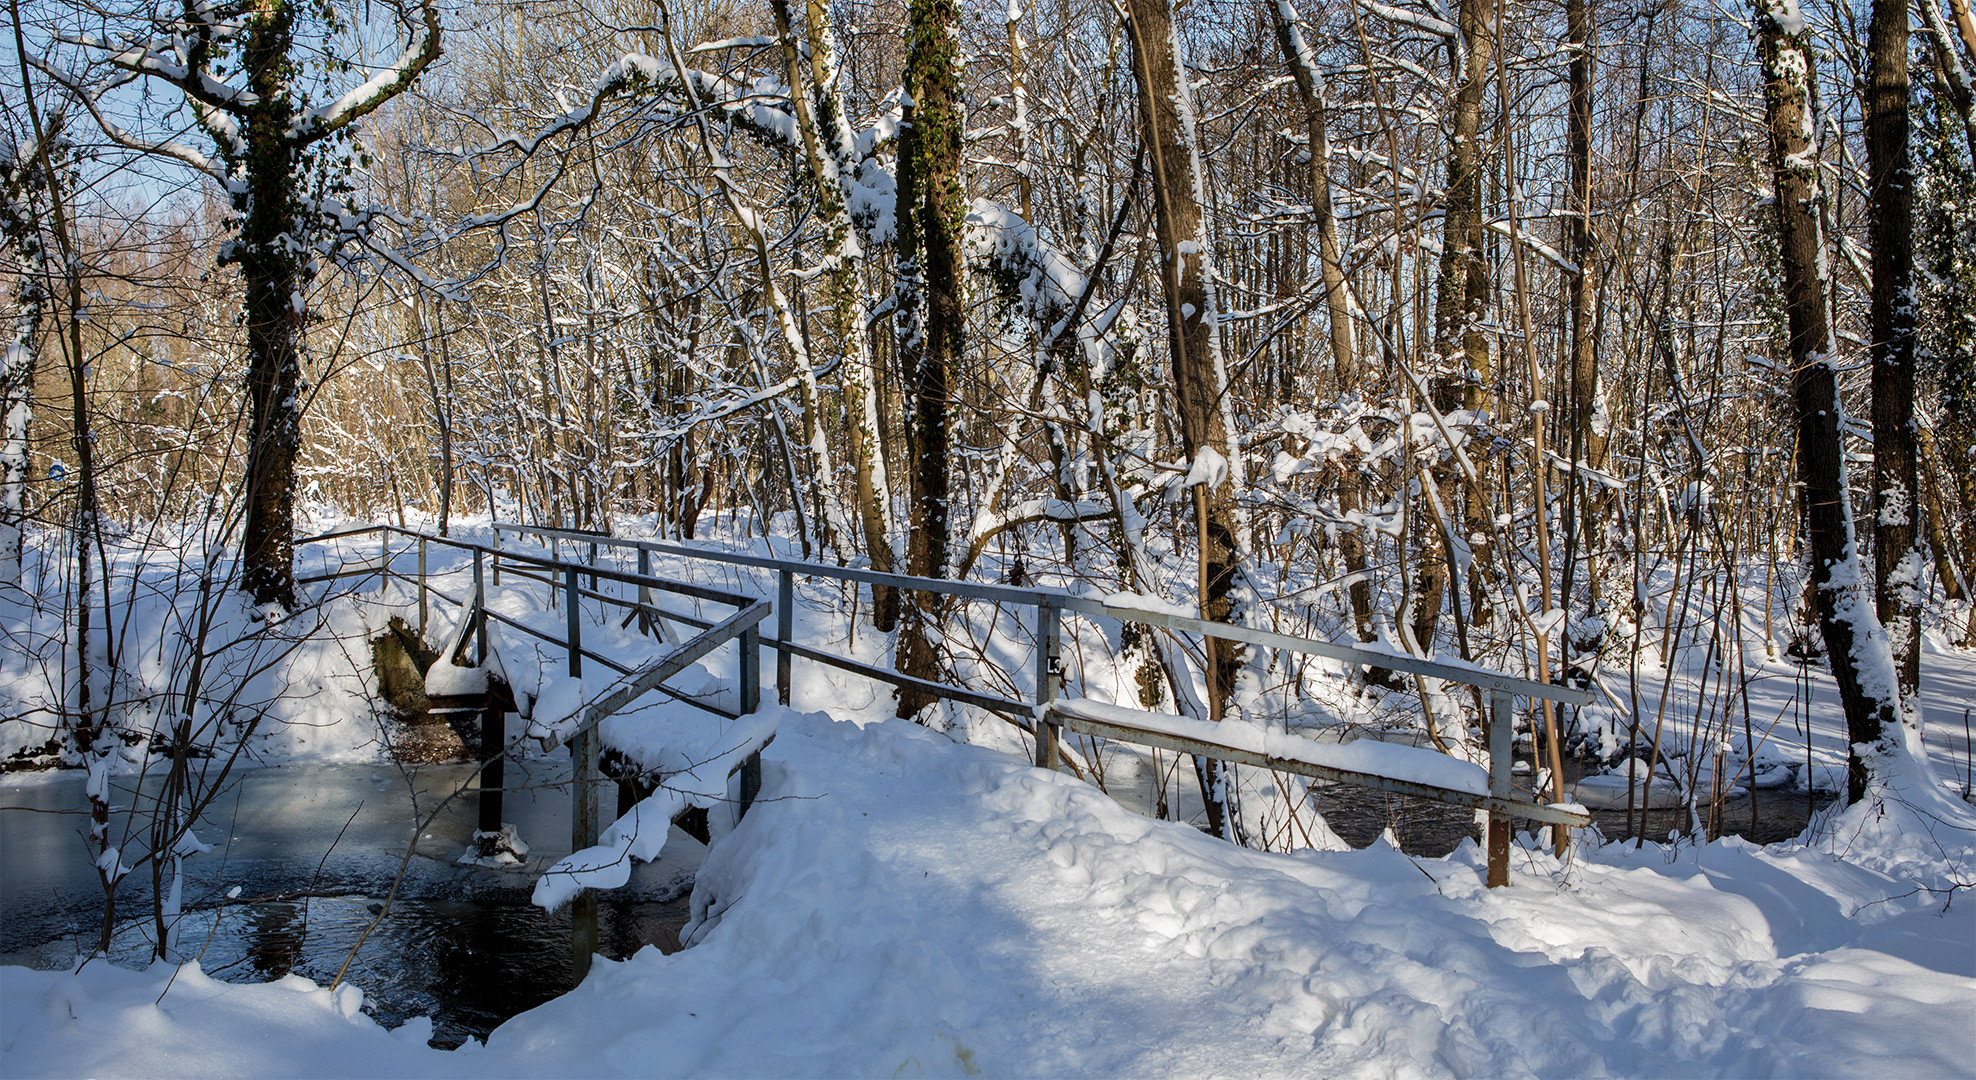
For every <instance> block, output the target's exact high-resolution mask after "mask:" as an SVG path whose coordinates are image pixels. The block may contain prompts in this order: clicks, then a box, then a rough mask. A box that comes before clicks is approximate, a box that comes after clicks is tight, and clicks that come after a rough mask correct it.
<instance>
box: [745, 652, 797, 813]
mask: <svg viewBox="0 0 1976 1080" xmlns="http://www.w3.org/2000/svg"><path fill="white" fill-rule="evenodd" d="M734 643H735V645H737V646H739V647H740V649H741V679H740V691H741V700H740V701H739V702H737V704H738V705H739V712H740V713H741V715H742V716H748V715H750V714H752V713H754V712H755V711H756V710H757V709H760V708H761V707H762V632H761V629H760V627H759V626H750V627H748V628H747V629H746V630H743V631H741V636H740V637H738V638H735V639H734ZM783 700H784V701H785V702H786V701H788V698H787V697H784V698H783ZM740 781H741V784H740V787H741V790H740V791H739V792H737V793H736V794H737V795H738V796H739V799H738V801H737V802H736V803H735V806H734V822H735V824H737V825H738V824H740V822H741V819H742V818H743V817H745V816H746V815H747V813H748V808H749V807H751V806H753V805H755V796H757V795H759V794H761V792H762V752H761V751H760V750H757V751H755V752H754V753H752V754H749V755H748V760H746V761H744V762H742V763H741V776H740Z"/></svg>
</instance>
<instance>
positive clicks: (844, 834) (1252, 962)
mask: <svg viewBox="0 0 1976 1080" xmlns="http://www.w3.org/2000/svg"><path fill="white" fill-rule="evenodd" d="M764 759H765V760H764V787H763V792H762V799H761V801H760V802H758V803H757V804H756V807H755V809H754V810H753V811H752V812H751V813H750V814H749V815H748V817H747V818H746V820H744V821H743V822H742V823H741V824H740V825H739V826H738V827H737V828H736V829H735V830H734V831H733V832H732V833H730V834H729V835H728V836H727V837H726V838H725V839H723V840H721V841H720V842H718V843H716V844H715V845H714V847H713V849H712V850H711V851H710V853H709V855H708V857H707V860H706V862H705V863H704V865H703V866H702V868H701V871H700V874H699V879H698V884H697V886H696V888H695V890H694V894H693V912H694V916H693V922H692V923H691V924H690V925H689V926H688V928H687V930H686V933H685V935H684V936H685V938H686V940H688V941H689V942H690V943H692V947H690V948H688V949H687V950H685V951H684V952H680V953H676V954H674V955H671V956H663V955H660V954H659V953H658V952H657V951H656V950H653V949H646V950H644V951H643V952H640V953H638V954H637V955H636V956H634V957H632V958H631V959H629V960H626V961H623V962H610V961H602V960H600V961H599V962H598V963H597V965H596V967H595V968H594V969H593V970H592V972H591V975H590V977H589V979H587V980H586V981H585V982H584V984H583V985H582V986H580V987H578V988H577V989H576V990H575V991H572V992H571V993H569V994H567V995H565V996H564V997H562V998H559V999H557V1000H555V1001H552V1002H550V1003H548V1004H546V1005H544V1006H542V1007H541V1008H538V1009H536V1010H534V1011H532V1012H529V1013H525V1014H523V1015H521V1016H519V1017H516V1018H515V1019H514V1020H512V1021H510V1022H509V1023H508V1024H506V1025H504V1026H502V1027H501V1028H499V1029H498V1030H496V1031H495V1032H494V1034H493V1035H492V1036H491V1037H490V1038H489V1040H488V1042H487V1045H486V1047H485V1048H484V1049H473V1050H469V1051H467V1052H462V1053H456V1054H450V1055H449V1054H446V1053H443V1052H439V1051H430V1050H425V1049H423V1048H420V1047H416V1046H410V1045H406V1041H407V1040H409V1041H416V1039H417V1037H418V1035H419V1031H418V1029H416V1028H412V1029H411V1030H410V1031H409V1032H405V1033H403V1034H404V1035H405V1039H398V1038H394V1037H393V1036H392V1035H391V1034H388V1033H386V1032H383V1031H381V1030H379V1029H378V1028H377V1027H376V1026H375V1025H372V1024H370V1022H369V1021H368V1020H365V1019H364V1018H362V1017H361V1016H352V1015H351V1014H350V1013H351V1007H350V1006H349V1005H348V1004H347V1002H348V999H347V998H345V999H339V998H336V997H333V996H332V995H329V994H327V993H326V992H324V991H320V990H316V989H314V988H313V987H310V986H309V985H308V984H306V983H301V982H300V981H299V980H288V981H285V982H283V983H276V984H270V985H265V986H244V987H223V986H220V985H219V984H216V983H212V982H210V981H209V980H205V979H203V977H195V978H192V979H190V980H188V979H187V978H186V977H185V976H184V975H181V977H180V982H179V983H178V984H177V985H175V986H174V987H173V989H172V990H171V992H170V993H169V994H167V995H166V996H165V998H164V1001H163V1003H162V1004H159V1005H152V1004H151V1002H152V1001H153V1000H154V999H156V997H157V993H158V991H159V990H160V989H162V987H163V981H164V973H163V971H162V970H158V971H153V972H150V973H129V972H114V971H109V970H107V969H105V968H103V967H102V966H101V965H93V966H92V967H91V968H89V969H87V970H86V971H85V972H84V973H83V974H82V975H81V976H80V977H72V976H68V975H59V974H58V975H42V974H33V973H26V972H20V971H18V970H17V969H11V968H10V969H6V971H5V974H4V976H0V985H3V986H4V999H3V1000H0V1052H4V1054H5V1063H6V1072H7V1074H8V1075H9V1076H38V1075H49V1074H62V1075H72V1074H81V1073H90V1074H105V1075H117V1074H131V1073H146V1074H150V1075H173V1074H179V1073H190V1072H198V1073H201V1074H206V1075H214V1074H217V1075H229V1074H236V1073H237V1074H245V1073H252V1074H255V1075H269V1076H280V1075H297V1074H304V1073H306V1074H314V1075H322V1074H331V1073H334V1074H363V1075H402V1074H411V1073H416V1074H421V1075H433V1076H445V1075H459V1074H464V1073H472V1074H473V1075H475V1076H490V1075H523V1076H549V1075H555V1076H565V1075H573V1074H576V1075H596V1076H605V1075H639V1076H709V1075H720V1076H731V1075H764V1076H766V1075H784V1076H892V1075H913V1076H923V1075H976V1074H981V1075H1085V1076H1143V1075H1184V1076H1207V1075H1224V1076H1253V1077H1273V1076H1333V1075H1339V1076H1358V1075H1380V1076H1393V1075H1408V1076H1414V1075H1418V1076H1450V1075H1487V1076H1526V1075H1571V1076H1605V1075H1628V1076H1640V1075H1679V1076H1708V1075H1719V1076H1749V1075H1778V1074H1783V1075H1797V1074H1819V1075H1925V1076H1954V1075H1961V1076H1967V1075H1971V1073H1972V1068H1971V1060H1970V1057H1969V1037H1968V1032H1969V1027H1970V1022H1971V1019H1972V1017H1971V1008H1970V1003H1971V1002H1973V1001H1976V909H1972V906H1971V905H1968V904H1962V903H1957V904H1953V905H1946V906H1945V905H1944V903H1943V902H1942V901H1943V897H1942V896H1940V895H1938V894H1933V893H1928V892H1926V891H1917V889H1916V879H1913V878H1908V879H1901V878H1895V877H1892V876H1890V875H1888V874H1886V873H1884V872H1882V871H1880V870H1876V869H1873V868H1870V867H1866V866H1861V865H1859V864H1858V863H1857V862H1853V861H1849V860H1847V859H1846V858H1842V857H1838V856H1835V855H1834V853H1833V852H1832V851H1831V850H1829V849H1823V848H1820V847H1818V846H1815V845H1794V846H1789V847H1777V848H1767V849H1764V848H1755V847H1752V846H1750V845H1747V844H1743V843H1740V842H1736V841H1724V842H1722V843H1718V844H1713V845H1709V846H1707V847H1704V848H1701V849H1694V848H1685V849H1681V850H1680V851H1679V852H1678V853H1677V854H1675V855H1674V856H1673V857H1670V855H1669V853H1668V852H1667V851H1665V850H1662V849H1657V848H1648V849H1646V850H1643V851H1635V850H1634V849H1633V848H1632V847H1631V846H1630V845H1611V846H1607V847H1601V848H1594V849H1591V850H1589V851H1586V852H1584V853H1583V855H1582V857H1580V858H1579V860H1578V861H1577V862H1575V863H1574V864H1572V865H1570V866H1560V865H1559V863H1558V862H1557V861H1556V860H1554V859H1552V858H1551V857H1550V856H1549V855H1548V854H1547V853H1546V852H1544V851H1543V850H1541V849H1536V848H1530V849H1526V850H1524V851H1520V852H1519V853H1518V854H1517V855H1516V857H1515V858H1514V859H1513V860H1512V867H1513V870H1512V877H1513V886H1512V887H1511V888H1508V889H1498V890H1487V889H1484V888H1483V887H1482V880H1481V879H1482V861H1483V860H1482V858H1481V855H1480V853H1479V852H1478V851H1476V850H1475V848H1474V847H1473V846H1467V847H1464V848H1463V849H1461V850H1459V851H1457V852H1456V853H1455V854H1454V855H1453V856H1451V857H1449V858H1447V859H1441V860H1415V859H1410V858H1408V857H1406V856H1404V855H1402V854H1400V853H1399V852H1398V851H1396V850H1394V849H1392V848H1391V847H1390V846H1387V845H1385V844H1383V843H1381V844H1375V845H1374V846H1373V847H1372V848H1370V849H1367V850H1364V851H1358V852H1302V853H1298V854H1295V855H1272V854H1266V853H1260V852H1254V851H1247V850H1243V849H1239V848H1235V847H1232V846H1230V845H1228V844H1225V843H1222V842H1220V841H1217V840H1214V839H1213V838H1211V837H1208V836H1206V835H1204V834H1202V833H1200V832H1199V831H1198V830H1195V829H1192V828H1190V827H1187V826H1185V825H1181V824H1175V823H1163V822H1156V821H1152V820H1148V819H1146V818H1143V817H1139V816H1136V815H1133V814H1131V813H1128V812H1126V811H1125V810H1123V809H1121V808H1120V807H1119V806H1118V805H1116V804H1115V803H1113V802H1112V801H1111V800H1109V799H1108V798H1106V797H1105V796H1104V795H1103V794H1102V793H1100V792H1098V791H1096V790H1095V789H1093V788H1091V787H1089V786H1087V785H1084V784H1082V783H1079V782H1077V781H1076V780H1074V779H1072V778H1070V777H1067V776H1062V775H1059V774H1054V773H1046V772H1043V771H1040V770H1037V769H1033V768H1031V767H1029V766H1028V765H1027V764H1025V763H1023V762H1022V761H1020V760H1017V759H1015V758H1013V757H1011V756H1009V755H1006V754H1000V753H995V752H991V751H987V750H983V749H981V748H976V747H966V746H956V745H954V744H953V743H952V742H950V741H949V740H948V739H946V738H945V737H943V736H940V735H936V734H934V733H932V732H929V731H927V730H926V729H924V728H920V727H917V726H914V725H911V724H908V723H903V722H896V721H888V722H879V723H872V724H868V725H865V726H864V727H862V728H860V727H858V726H856V725H853V724H848V723H831V722H828V721H827V720H825V719H824V718H822V717H819V716H816V715H803V714H793V713H792V714H785V715H784V716H783V717H782V720H781V730H780V732H779V734H778V736H777V739H776V742H775V743H774V745H772V746H771V747H770V748H769V749H768V751H767V752H766V753H765V754H764ZM1950 840H1953V837H1945V838H1942V842H1944V843H1946V842H1948V841H1950ZM1967 848H1968V842H1967V840H1966V838H1965V839H1964V841H1963V848H1962V849H1958V850H1966V849H1967ZM1948 871H1949V864H1948V863H1946V862H1941V861H1939V860H1938V863H1937V864H1936V866H1935V870H1934V871H1933V872H1932V873H1933V874H1934V876H1932V877H1929V878H1927V879H1925V884H1927V885H1928V886H1929V887H1935V886H1937V885H1939V884H1941V883H1942V882H1944V881H1946V880H1948V877H1947V876H1945V875H1947V874H1948Z"/></svg>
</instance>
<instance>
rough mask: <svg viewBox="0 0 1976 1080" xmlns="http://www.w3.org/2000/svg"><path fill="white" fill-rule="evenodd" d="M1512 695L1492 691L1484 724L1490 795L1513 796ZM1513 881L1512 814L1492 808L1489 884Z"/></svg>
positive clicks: (1496, 886) (1502, 883)
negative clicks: (1511, 793)
mask: <svg viewBox="0 0 1976 1080" xmlns="http://www.w3.org/2000/svg"><path fill="white" fill-rule="evenodd" d="M1509 704H1510V703H1509V695H1508V694H1505V693H1503V692H1502V691H1500V690H1491V691H1489V720H1488V722H1487V723H1486V724H1484V725H1483V729H1484V732H1485V733H1486V735H1487V737H1488V741H1489V795H1490V797H1491V798H1495V799H1508V798H1509V777H1510V770H1511V769H1512V768H1514V767H1515V763H1514V762H1513V760H1512V758H1511V754H1510V723H1511V720H1510V709H1509ZM1508 884H1509V815H1508V814H1505V813H1503V812H1502V811H1501V810H1495V809H1491V810H1490V811H1489V887H1490V888H1491V889H1494V888H1498V887H1500V886H1503V885H1508Z"/></svg>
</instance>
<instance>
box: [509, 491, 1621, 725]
mask: <svg viewBox="0 0 1976 1080" xmlns="http://www.w3.org/2000/svg"><path fill="white" fill-rule="evenodd" d="M491 528H492V529H493V530H494V532H495V533H496V534H497V535H498V534H499V533H501V532H513V533H517V534H523V535H526V534H534V535H539V536H550V537H555V538H557V539H566V540H572V541H577V542H582V543H595V544H599V545H602V546H607V547H619V548H629V549H633V550H638V549H642V550H645V551H651V552H654V553H657V554H663V555H681V556H685V557H688V558H698V559H706V560H708V561H711V562H724V563H730V564H734V565H738V566H752V567H756V568H759V569H765V570H788V571H792V572H795V573H801V574H808V575H811V576H815V577H826V578H836V579H839V580H844V581H858V582H864V583H866V584H871V585H886V586H891V587H894V588H899V589H905V590H908V591H912V592H934V593H944V594H947V595H952V596H965V597H969V598H971V599H977V600H991V601H998V602H1002V603H1014V604H1023V605H1027V606H1039V605H1047V606H1050V607H1055V608H1059V609H1061V610H1064V611H1075V612H1078V613H1079V614H1083V615H1094V616H1099V617H1103V618H1113V619H1120V620H1123V621H1126V622H1137V623H1144V624H1147V625H1149V626H1163V627H1166V628H1168V629H1172V630H1182V631H1187V632H1190V633H1196V634H1203V635H1206V636H1208V637H1215V638H1222V639H1225V640H1230V641H1241V642H1246V643H1248V644H1251V645H1261V646H1263V647H1265V648H1273V649H1283V650H1287V651H1291V652H1300V653H1307V654H1310V655H1313V656H1323V657H1328V658H1330V659H1333V660H1343V661H1346V662H1348V663H1357V664H1366V665H1369V666H1373V667H1381V668H1386V669H1389V670H1392V671H1401V672H1406V673H1407V674H1411V675H1425V676H1429V677H1431V678H1437V679H1445V680H1447V681H1449V682H1456V683H1463V684H1466V685H1470V686H1480V687H1483V688H1485V689H1489V690H1500V691H1502V692H1504V693H1507V694H1515V695H1518V696H1522V697H1532V698H1538V699H1541V700H1546V701H1557V702H1563V703H1565V704H1568V705H1581V706H1582V705H1588V704H1590V703H1591V702H1592V695H1591V694H1590V693H1588V692H1586V691H1584V690H1579V689H1576V688H1574V687H1568V686H1558V685H1556V684H1554V683H1545V682H1538V681H1536V680H1534V679H1525V678H1522V677H1519V676H1516V675H1511V674H1509V673H1508V672H1502V671H1493V670H1491V669H1489V668H1484V667H1479V666H1475V665H1471V664H1467V663H1463V662H1460V661H1445V660H1423V659H1420V658H1418V657H1412V656H1405V655H1402V654H1399V653H1389V652H1381V651H1377V650H1372V649H1366V648H1361V647H1357V646H1351V645H1341V644H1338V643H1337V642H1331V641H1320V640H1318V639H1316V638H1305V637H1298V636H1295V635H1291V634H1282V633H1277V632H1276V631H1273V630H1257V629H1252V628H1250V627H1246V626H1238V625H1235V624H1232V623H1218V622H1210V621H1207V620H1205V619H1198V618H1194V617H1191V616H1186V615H1176V614H1173V613H1171V612H1163V611H1150V610H1147V609H1145V608H1135V607H1130V606H1127V605H1123V604H1113V603H1109V602H1107V601H1103V600H1094V599H1092V598H1090V597H1084V596H1077V595H1075V594H1072V593H1069V592H1066V591H1064V590H1061V589H1032V588H1024V587H1020V586H1014V585H995V584H989V583H986V582H974V581H948V580H946V579H944V578H921V577H911V576H908V575H905V574H890V573H885V572H883V571H878V570H861V569H857V568H854V567H840V566H826V565H823V564H820V563H812V562H804V561H801V560H796V559H777V558H773V557H770V556H764V555H744V554H740V553H738V552H730V551H715V550H708V549H704V548H694V547H685V546H682V545H677V544H668V543H665V542H663V541H656V540H633V539H628V538H620V537H608V536H604V537H600V536H592V535H590V534H588V533H573V532H570V531H568V530H565V529H552V528H548V527H545V526H535V525H514V524H509V523H505V522H493V523H491ZM499 550H501V551H502V552H503V553H504V554H511V553H510V552H509V551H508V549H505V548H504V549H499Z"/></svg>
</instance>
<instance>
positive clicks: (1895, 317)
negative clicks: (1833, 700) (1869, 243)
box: [1866, 0, 1932, 699]
mask: <svg viewBox="0 0 1976 1080" xmlns="http://www.w3.org/2000/svg"><path fill="white" fill-rule="evenodd" d="M1923 2H1924V3H1928V2H1932V0H1923ZM1907 45H1908V5H1907V0H1874V3H1873V21H1872V24H1871V27H1870V30H1869V32H1868V36H1867V47H1866V48H1867V91H1866V160H1867V172H1868V185H1869V188H1870V190H1871V192H1872V237H1873V337H1872V341H1873V346H1872V356H1873V492H1874V503H1873V508H1874V514H1873V563H1874V566H1873V571H1874V572H1873V584H1874V610H1875V613H1876V614H1878V615H1879V617H1880V622H1881V624H1882V625H1883V626H1885V627H1886V628H1887V644H1888V647H1889V648H1890V649H1891V650H1892V651H1893V654H1894V669H1895V671H1896V672H1897V674H1898V676H1899V679H1900V693H1901V696H1902V697H1903V698H1908V699H1912V698H1913V697H1914V696H1915V694H1916V693H1918V692H1919V690H1920V686H1921V624H1920V614H1921V585H1922V579H1923V578H1924V577H1925V576H1926V573H1927V566H1928V562H1927V552H1926V551H1925V550H1924V549H1923V546H1922V542H1921V530H1920V529H1918V528H1916V520H1917V518H1918V517H1919V515H1920V514H1921V512H1922V508H1921V503H1920V483H1919V470H1918V468H1917V465H1916V461H1917V459H1916V451H1915V444H1916V429H1915V421H1914V360H1915V357H1914V328H1915V316H1916V312H1915V308H1914V204H1913V192H1914V170H1913V168H1912V167H1911V165H1910V163H1909V160H1908V115H1907V102H1908V76H1907Z"/></svg>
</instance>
